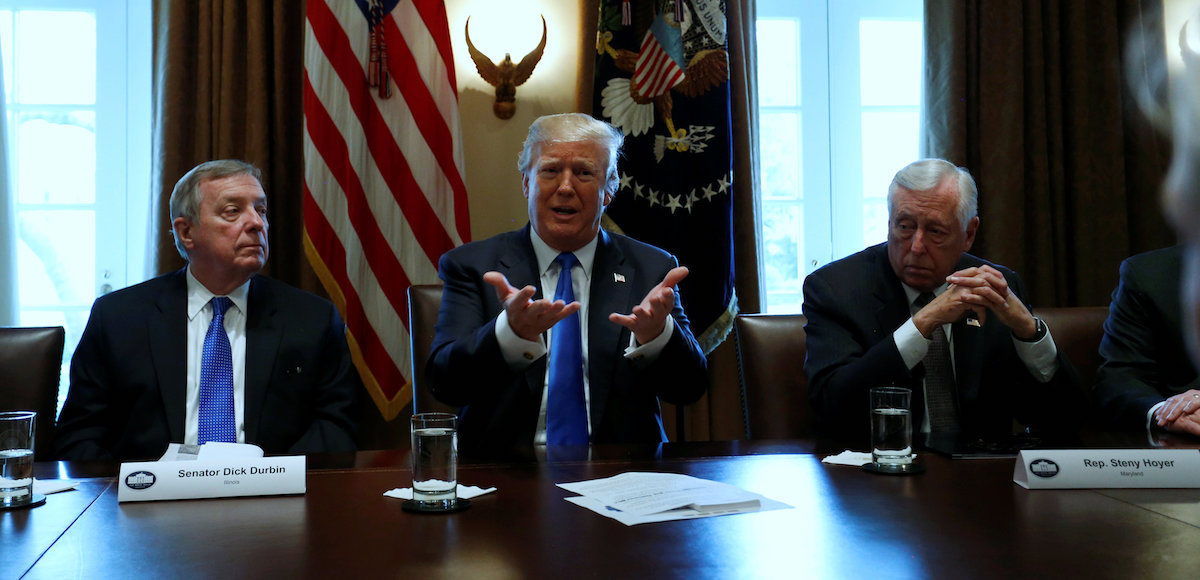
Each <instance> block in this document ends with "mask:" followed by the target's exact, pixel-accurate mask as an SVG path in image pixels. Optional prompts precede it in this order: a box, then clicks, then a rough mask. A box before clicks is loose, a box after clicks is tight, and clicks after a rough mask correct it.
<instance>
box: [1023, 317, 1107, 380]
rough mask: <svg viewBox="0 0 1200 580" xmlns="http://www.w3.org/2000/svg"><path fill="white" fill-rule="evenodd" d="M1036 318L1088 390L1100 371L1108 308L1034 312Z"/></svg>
mask: <svg viewBox="0 0 1200 580" xmlns="http://www.w3.org/2000/svg"><path fill="white" fill-rule="evenodd" d="M1035 314H1037V315H1038V316H1040V317H1041V318H1042V320H1044V321H1045V322H1046V327H1047V328H1049V329H1050V335H1051V336H1053V337H1054V344H1055V346H1057V347H1058V349H1059V351H1061V352H1062V353H1063V354H1064V355H1065V356H1066V357H1067V360H1069V361H1071V366H1073V367H1075V370H1076V371H1078V372H1079V378H1080V379H1081V380H1082V381H1083V386H1084V388H1087V389H1091V388H1092V386H1093V385H1095V384H1096V370H1097V369H1099V368H1100V339H1101V338H1102V337H1103V336H1104V321H1105V320H1106V319H1107V318H1108V307H1107V306H1073V307H1062V308H1037V309H1035Z"/></svg>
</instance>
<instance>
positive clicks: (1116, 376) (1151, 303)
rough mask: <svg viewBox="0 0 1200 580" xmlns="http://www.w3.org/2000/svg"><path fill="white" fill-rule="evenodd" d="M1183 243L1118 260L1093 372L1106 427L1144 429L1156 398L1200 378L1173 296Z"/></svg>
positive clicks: (1196, 385)
mask: <svg viewBox="0 0 1200 580" xmlns="http://www.w3.org/2000/svg"><path fill="white" fill-rule="evenodd" d="M1182 268H1183V247H1182V246H1173V247H1170V248H1164V249H1161V250H1154V251H1152V252H1146V253H1143V254H1138V255H1136V256H1133V257H1131V258H1129V259H1127V260H1125V261H1124V262H1121V281H1120V283H1119V285H1118V286H1117V289H1116V290H1115V291H1113V297H1112V304H1111V305H1110V306H1109V307H1108V319H1107V320H1105V321H1104V338H1103V340H1101V341H1100V356H1101V357H1103V358H1104V362H1103V363H1102V364H1101V365H1100V370H1099V371H1098V372H1097V373H1096V391H1095V396H1096V404H1097V405H1099V407H1100V418H1101V421H1102V422H1103V424H1105V425H1107V426H1109V427H1118V428H1125V429H1144V428H1145V427H1146V413H1148V412H1149V411H1150V407H1153V406H1154V405H1155V404H1157V403H1158V402H1160V401H1162V400H1164V399H1166V398H1168V397H1170V396H1172V395H1177V394H1179V393H1182V392H1184V391H1186V390H1188V389H1200V376H1197V374H1196V367H1195V366H1193V365H1192V361H1191V359H1190V358H1189V357H1188V352H1187V348H1186V346H1185V342H1184V339H1183V308H1182V307H1181V303H1180V300H1179V279H1180V271H1181V270H1182Z"/></svg>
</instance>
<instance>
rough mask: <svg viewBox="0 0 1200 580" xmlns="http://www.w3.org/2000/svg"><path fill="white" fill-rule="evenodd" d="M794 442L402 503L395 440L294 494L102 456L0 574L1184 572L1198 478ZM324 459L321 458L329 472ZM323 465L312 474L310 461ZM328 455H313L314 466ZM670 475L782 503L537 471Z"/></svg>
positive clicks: (644, 459) (741, 445) (640, 456)
mask: <svg viewBox="0 0 1200 580" xmlns="http://www.w3.org/2000/svg"><path fill="white" fill-rule="evenodd" d="M830 451H833V450H832V449H822V448H821V447H820V446H819V445H816V444H814V443H812V442H804V441H775V442H725V443H709V444H692V443H685V444H668V445H664V446H662V447H659V448H650V447H647V448H597V449H596V450H594V451H593V453H594V456H593V458H592V459H591V460H569V459H568V460H561V461H559V460H556V461H550V462H545V461H542V462H532V461H519V462H507V463H500V462H491V463H489V462H481V463H465V464H463V465H461V466H460V468H459V481H460V482H461V483H463V484H467V485H478V486H481V487H490V486H494V487H496V488H498V491H496V492H494V493H492V494H489V495H485V496H482V497H480V498H477V499H476V500H474V501H473V505H472V507H471V508H470V509H468V510H466V511H463V512H460V513H456V514H449V515H416V514H410V513H407V512H404V511H402V510H401V507H400V504H401V501H400V500H396V499H391V498H387V497H384V496H383V495H382V493H383V492H384V491H386V490H388V489H391V488H394V487H407V486H408V485H409V484H410V482H411V480H410V478H411V471H410V470H409V468H408V452H407V451H385V452H361V453H359V454H357V455H355V456H352V457H351V456H340V457H339V456H332V457H323V458H313V459H312V461H310V471H309V473H308V477H307V485H308V491H307V493H306V494H304V495H303V496H277V497H261V498H237V499H208V500H190V501H164V502H145V503H141V502H137V503H125V504H118V503H117V489H116V485H115V483H113V478H112V477H111V475H112V473H111V470H112V467H113V466H86V465H76V464H70V465H68V464H39V465H38V469H39V474H40V475H39V476H40V477H53V476H54V475H56V474H64V475H71V476H74V477H79V476H80V475H88V474H95V473H103V472H104V471H105V470H106V469H107V470H108V471H109V473H108V474H107V475H109V476H108V477H99V478H94V479H85V480H83V484H82V485H81V487H80V489H79V490H78V491H71V492H65V493H60V494H53V495H50V496H48V498H47V503H46V505H44V506H41V507H38V508H35V509H33V510H27V511H23V512H7V513H3V514H0V574H3V576H4V577H20V576H21V575H22V573H25V577H27V578H97V577H138V576H142V577H168V578H188V577H223V576H231V577H288V578H290V577H301V578H303V577H329V576H335V575H336V576H341V577H345V578H353V577H361V576H368V577H377V576H406V577H407V576H415V575H417V574H421V575H422V576H428V577H455V578H458V577H473V578H547V577H572V578H574V577H583V578H613V577H630V578H733V577H738V578H743V577H767V578H770V577H831V578H859V577H871V578H928V577H934V578H952V577H953V578H957V577H971V578H992V577H995V578H1011V577H1064V576H1068V577H1099V578H1129V577H1135V576H1144V577H1153V578H1196V577H1198V575H1200V573H1198V572H1197V570H1200V489H1195V490H1192V489H1184V490H1179V489H1174V490H1038V491H1029V490H1025V489H1023V488H1021V487H1019V486H1017V485H1015V484H1013V482H1012V471H1013V465H1014V460H1013V459H1011V458H1009V459H971V460H950V459H947V458H945V457H941V456H938V455H934V454H929V453H926V454H922V455H921V457H920V458H919V460H920V461H921V462H922V463H924V464H925V466H926V467H927V472H926V473H924V474H922V475H918V476H911V477H895V476H880V475H873V474H869V473H866V472H863V471H861V470H859V469H857V468H853V467H844V466H832V465H825V464H822V463H821V462H820V456H821V455H823V454H825V453H826V452H830ZM338 464H341V465H342V466H341V467H338V466H337V465H338ZM322 466H325V468H321V467H322ZM330 466H333V467H330ZM626 471H662V472H676V473H686V474H689V475H693V476H696V477H702V478H706V479H712V480H717V481H723V482H726V483H731V484H734V485H738V486H741V487H743V488H745V489H748V490H750V491H754V492H757V493H760V494H763V495H765V496H767V497H770V498H772V499H775V500H778V501H781V502H784V503H786V504H789V505H790V506H792V508H791V509H785V510H777V511H767V512H758V513H750V514H740V515H733V516H721V517H714V518H704V519H696V520H685V521H675V522H665V523H655V524H644V525H639V526H633V527H626V526H624V525H622V524H620V523H618V522H616V521H614V520H611V519H608V518H604V517H601V516H599V515H597V514H594V513H592V512H590V511H588V510H585V509H584V508H581V507H578V506H575V505H573V504H571V503H569V502H567V501H565V500H564V499H563V498H565V497H568V496H571V495H574V494H571V493H569V492H567V491H565V490H562V489H560V488H558V487H556V486H555V484H556V483H561V482H569V481H578V480H584V479H592V478H599V477H607V476H611V475H616V474H618V473H623V472H626Z"/></svg>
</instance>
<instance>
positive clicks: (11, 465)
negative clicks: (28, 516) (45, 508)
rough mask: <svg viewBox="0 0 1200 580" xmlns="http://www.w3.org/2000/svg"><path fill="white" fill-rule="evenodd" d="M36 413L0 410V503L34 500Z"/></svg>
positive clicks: (11, 503) (10, 504) (4, 505)
mask: <svg viewBox="0 0 1200 580" xmlns="http://www.w3.org/2000/svg"><path fill="white" fill-rule="evenodd" d="M36 421H37V413H35V412H33V411H6V412H3V413H0V507H5V508H8V507H18V506H23V505H28V504H29V503H31V502H32V501H33V433H34V424H35V423H36Z"/></svg>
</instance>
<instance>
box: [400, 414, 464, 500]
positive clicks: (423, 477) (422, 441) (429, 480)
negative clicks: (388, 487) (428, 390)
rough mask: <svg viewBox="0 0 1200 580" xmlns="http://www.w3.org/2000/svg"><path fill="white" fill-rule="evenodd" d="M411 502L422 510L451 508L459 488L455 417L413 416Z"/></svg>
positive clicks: (439, 415)
mask: <svg viewBox="0 0 1200 580" xmlns="http://www.w3.org/2000/svg"><path fill="white" fill-rule="evenodd" d="M411 423H412V463H413V465H412V468H413V500H414V501H417V502H419V503H420V504H421V505H422V506H423V507H434V508H435V507H447V508H448V507H450V506H452V505H453V504H454V500H455V499H456V494H455V490H456V488H457V487H458V476H457V473H456V472H457V467H458V417H456V416H454V415H453V414H451V413H418V414H416V415H413V416H412V419H411Z"/></svg>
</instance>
